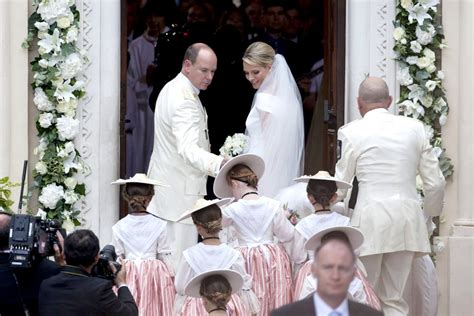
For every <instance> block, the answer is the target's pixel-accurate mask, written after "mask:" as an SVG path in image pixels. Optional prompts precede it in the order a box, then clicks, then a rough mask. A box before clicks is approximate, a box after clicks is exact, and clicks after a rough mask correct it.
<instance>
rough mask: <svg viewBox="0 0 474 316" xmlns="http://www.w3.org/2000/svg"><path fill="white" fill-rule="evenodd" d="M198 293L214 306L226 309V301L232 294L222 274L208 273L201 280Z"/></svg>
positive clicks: (230, 287)
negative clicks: (208, 274)
mask: <svg viewBox="0 0 474 316" xmlns="http://www.w3.org/2000/svg"><path fill="white" fill-rule="evenodd" d="M199 294H201V296H202V297H203V298H206V299H207V300H209V301H210V302H212V303H213V304H214V305H216V307H218V308H221V309H224V310H226V309H227V303H228V302H229V300H230V296H231V295H232V286H231V285H230V283H229V281H227V279H226V278H225V277H223V276H222V275H219V274H215V275H210V276H208V277H206V278H204V279H203V280H202V281H201V287H200V288H199Z"/></svg>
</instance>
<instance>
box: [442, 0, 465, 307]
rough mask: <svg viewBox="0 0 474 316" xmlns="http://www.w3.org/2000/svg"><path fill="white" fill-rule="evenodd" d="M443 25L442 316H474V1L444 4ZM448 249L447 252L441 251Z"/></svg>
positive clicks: (447, 1) (450, 1) (447, 0)
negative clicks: (450, 167) (449, 166)
mask: <svg viewBox="0 0 474 316" xmlns="http://www.w3.org/2000/svg"><path fill="white" fill-rule="evenodd" d="M442 9H443V12H442V16H443V25H444V29H445V36H446V41H447V44H448V48H447V49H445V50H443V56H442V65H443V67H442V68H443V70H444V71H445V74H446V80H445V88H446V90H447V98H448V102H449V105H450V113H449V116H448V122H447V124H446V126H445V128H444V129H443V140H444V143H445V146H446V148H447V153H448V155H449V156H450V157H451V158H452V160H453V163H454V168H455V171H454V175H453V176H452V177H451V178H450V179H449V181H448V185H447V188H446V198H445V206H444V211H443V216H442V217H441V225H440V237H438V238H437V242H436V243H437V244H438V245H439V247H438V249H439V253H438V254H437V260H436V265H437V270H438V279H439V292H440V304H439V315H472V311H473V310H474V272H473V265H474V208H473V205H474V196H473V194H472V192H473V186H474V185H473V177H474V167H473V165H472V161H473V159H474V152H473V151H474V128H473V121H474V110H473V108H472V106H473V97H472V92H473V91H474V81H473V80H472V76H473V73H474V62H473V60H472V54H474V47H473V46H472V43H473V36H474V24H473V21H472V20H473V19H474V2H472V1H470V0H461V1H455V0H444V1H443V6H442ZM443 248H444V249H443Z"/></svg>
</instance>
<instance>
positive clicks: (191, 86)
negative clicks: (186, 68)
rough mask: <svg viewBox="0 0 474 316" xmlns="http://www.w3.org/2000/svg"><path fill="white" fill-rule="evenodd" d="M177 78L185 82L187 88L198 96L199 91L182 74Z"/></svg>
mask: <svg viewBox="0 0 474 316" xmlns="http://www.w3.org/2000/svg"><path fill="white" fill-rule="evenodd" d="M178 77H179V78H181V79H180V80H182V81H185V82H187V83H188V84H189V87H190V88H191V89H192V90H193V92H194V93H196V94H197V95H199V92H201V90H199V89H198V88H196V87H195V86H194V85H193V83H192V82H191V80H189V79H188V77H186V76H185V75H184V74H183V73H182V72H180V73H179V74H178Z"/></svg>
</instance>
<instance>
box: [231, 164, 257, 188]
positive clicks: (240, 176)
mask: <svg viewBox="0 0 474 316" xmlns="http://www.w3.org/2000/svg"><path fill="white" fill-rule="evenodd" d="M232 180H237V181H240V182H244V183H247V185H248V186H249V187H252V188H257V185H258V177H257V175H256V174H255V173H254V172H253V171H252V169H250V168H249V167H247V166H246V165H235V166H234V167H232V169H230V171H229V172H228V173H227V183H229V184H230V183H231V181H232Z"/></svg>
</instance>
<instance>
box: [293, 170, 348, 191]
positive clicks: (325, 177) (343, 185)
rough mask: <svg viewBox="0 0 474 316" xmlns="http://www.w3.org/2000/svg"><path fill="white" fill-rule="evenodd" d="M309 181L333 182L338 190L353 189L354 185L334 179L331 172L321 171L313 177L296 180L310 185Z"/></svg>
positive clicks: (302, 177)
mask: <svg viewBox="0 0 474 316" xmlns="http://www.w3.org/2000/svg"><path fill="white" fill-rule="evenodd" d="M309 180H323V181H332V182H335V183H336V185H337V188H338V189H350V188H352V185H351V184H350V183H347V182H345V181H342V180H339V179H336V178H334V177H333V176H331V175H330V174H329V172H327V171H324V170H321V171H318V173H316V174H315V175H312V176H301V177H299V178H296V179H295V181H296V182H306V183H308V182H309Z"/></svg>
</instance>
